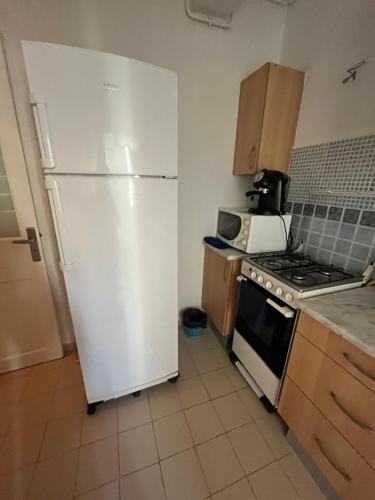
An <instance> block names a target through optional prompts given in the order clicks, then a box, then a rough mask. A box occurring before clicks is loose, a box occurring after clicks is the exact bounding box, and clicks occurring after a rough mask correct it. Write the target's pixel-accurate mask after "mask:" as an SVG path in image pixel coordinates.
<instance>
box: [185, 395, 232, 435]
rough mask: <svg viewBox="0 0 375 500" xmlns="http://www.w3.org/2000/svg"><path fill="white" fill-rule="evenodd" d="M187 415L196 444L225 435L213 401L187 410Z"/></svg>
mask: <svg viewBox="0 0 375 500" xmlns="http://www.w3.org/2000/svg"><path fill="white" fill-rule="evenodd" d="M185 415H186V418H187V421H188V424H189V427H190V430H191V433H192V435H193V440H194V443H195V444H199V443H203V442H204V441H207V440H208V439H212V438H214V437H216V436H219V435H220V434H223V433H224V427H223V425H222V423H221V422H220V419H219V417H218V416H217V414H216V411H215V408H214V406H213V404H212V403H211V401H207V403H203V404H200V405H198V406H193V407H192V408H189V409H187V410H185Z"/></svg>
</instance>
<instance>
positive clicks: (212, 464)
mask: <svg viewBox="0 0 375 500" xmlns="http://www.w3.org/2000/svg"><path fill="white" fill-rule="evenodd" d="M197 453H198V457H199V461H200V463H201V465H202V468H203V471H204V474H205V476H206V479H207V483H208V488H209V490H210V492H211V493H215V492H217V491H219V490H221V489H223V488H225V487H226V486H229V485H230V484H232V483H234V482H236V481H238V480H239V479H241V478H242V477H243V476H244V473H243V471H242V469H241V466H240V464H239V462H238V460H237V458H236V456H235V454H234V452H233V449H232V446H231V445H230V442H229V440H228V438H227V436H225V435H224V436H219V437H217V438H215V439H213V440H211V441H207V442H206V443H203V444H200V445H199V446H197Z"/></svg>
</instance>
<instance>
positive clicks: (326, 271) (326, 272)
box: [319, 268, 333, 276]
mask: <svg viewBox="0 0 375 500" xmlns="http://www.w3.org/2000/svg"><path fill="white" fill-rule="evenodd" d="M332 271H333V269H330V268H324V269H319V272H320V274H324V276H331V275H332Z"/></svg>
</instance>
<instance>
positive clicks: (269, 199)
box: [246, 169, 289, 215]
mask: <svg viewBox="0 0 375 500" xmlns="http://www.w3.org/2000/svg"><path fill="white" fill-rule="evenodd" d="M253 185H254V188H255V189H256V191H247V193H246V196H254V195H256V196H259V203H258V206H257V208H249V213H253V214H259V215H284V214H285V203H286V200H287V196H288V188H289V177H288V176H287V175H286V174H283V173H282V172H279V171H278V170H267V169H263V170H261V171H260V172H258V173H257V174H255V176H254V179H253Z"/></svg>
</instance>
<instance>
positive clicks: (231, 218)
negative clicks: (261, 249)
mask: <svg viewBox="0 0 375 500" xmlns="http://www.w3.org/2000/svg"><path fill="white" fill-rule="evenodd" d="M241 227H242V219H241V217H240V216H239V215H236V214H233V213H231V212H225V211H223V210H219V216H218V220H217V236H219V237H220V238H221V239H223V240H224V241H227V242H233V241H234V240H235V239H236V238H237V236H238V235H239V234H240V232H241Z"/></svg>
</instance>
